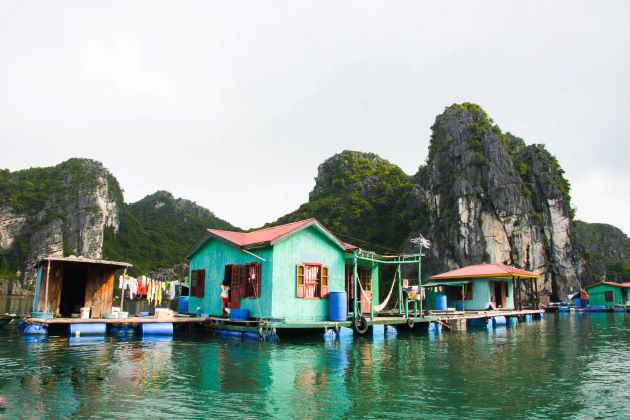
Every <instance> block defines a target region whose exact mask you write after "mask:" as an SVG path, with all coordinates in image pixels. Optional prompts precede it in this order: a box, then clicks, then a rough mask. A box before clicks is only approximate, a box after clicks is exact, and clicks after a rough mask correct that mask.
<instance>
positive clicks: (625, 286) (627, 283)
mask: <svg viewBox="0 0 630 420" xmlns="http://www.w3.org/2000/svg"><path fill="white" fill-rule="evenodd" d="M602 284H605V285H607V286H614V287H623V288H624V289H630V282H625V283H615V282H612V281H600V282H599V283H595V284H591V285H588V286H586V287H584V288H585V289H589V288H591V287H595V286H600V285H602Z"/></svg>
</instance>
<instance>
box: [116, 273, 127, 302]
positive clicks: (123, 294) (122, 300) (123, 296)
mask: <svg viewBox="0 0 630 420" xmlns="http://www.w3.org/2000/svg"><path fill="white" fill-rule="evenodd" d="M126 276H127V267H125V270H124V271H123V285H124V284H125V277H126ZM114 282H116V280H114ZM124 301H125V288H124V287H123V289H122V292H121V293H120V312H123V302H124Z"/></svg>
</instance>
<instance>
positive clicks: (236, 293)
mask: <svg viewBox="0 0 630 420" xmlns="http://www.w3.org/2000/svg"><path fill="white" fill-rule="evenodd" d="M230 268H231V270H232V275H231V276H230V309H241V296H244V295H245V287H246V286H247V281H246V278H247V270H246V267H245V266H244V265H233V266H231V267H230Z"/></svg>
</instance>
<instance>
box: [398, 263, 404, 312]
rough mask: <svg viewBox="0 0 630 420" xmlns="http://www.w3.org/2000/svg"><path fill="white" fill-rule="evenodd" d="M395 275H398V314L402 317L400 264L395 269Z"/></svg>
mask: <svg viewBox="0 0 630 420" xmlns="http://www.w3.org/2000/svg"><path fill="white" fill-rule="evenodd" d="M396 274H397V275H398V312H399V313H400V315H402V314H403V313H404V312H403V294H402V279H401V277H402V276H401V275H400V264H398V267H397V268H396Z"/></svg>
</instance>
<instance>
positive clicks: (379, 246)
mask: <svg viewBox="0 0 630 420" xmlns="http://www.w3.org/2000/svg"><path fill="white" fill-rule="evenodd" d="M331 232H332V231H331ZM332 233H333V234H334V235H337V236H345V237H346V238H349V239H352V240H354V241H360V242H363V243H365V244H368V245H372V246H375V247H378V248H382V249H385V250H387V251H391V252H394V253H396V254H399V253H400V251H398V250H395V249H391V248H387V247H386V246H383V245H379V244H374V243H372V242H368V241H366V240H365V239H359V238H354V237H352V236H350V235H347V234H345V233H337V232H332Z"/></svg>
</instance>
